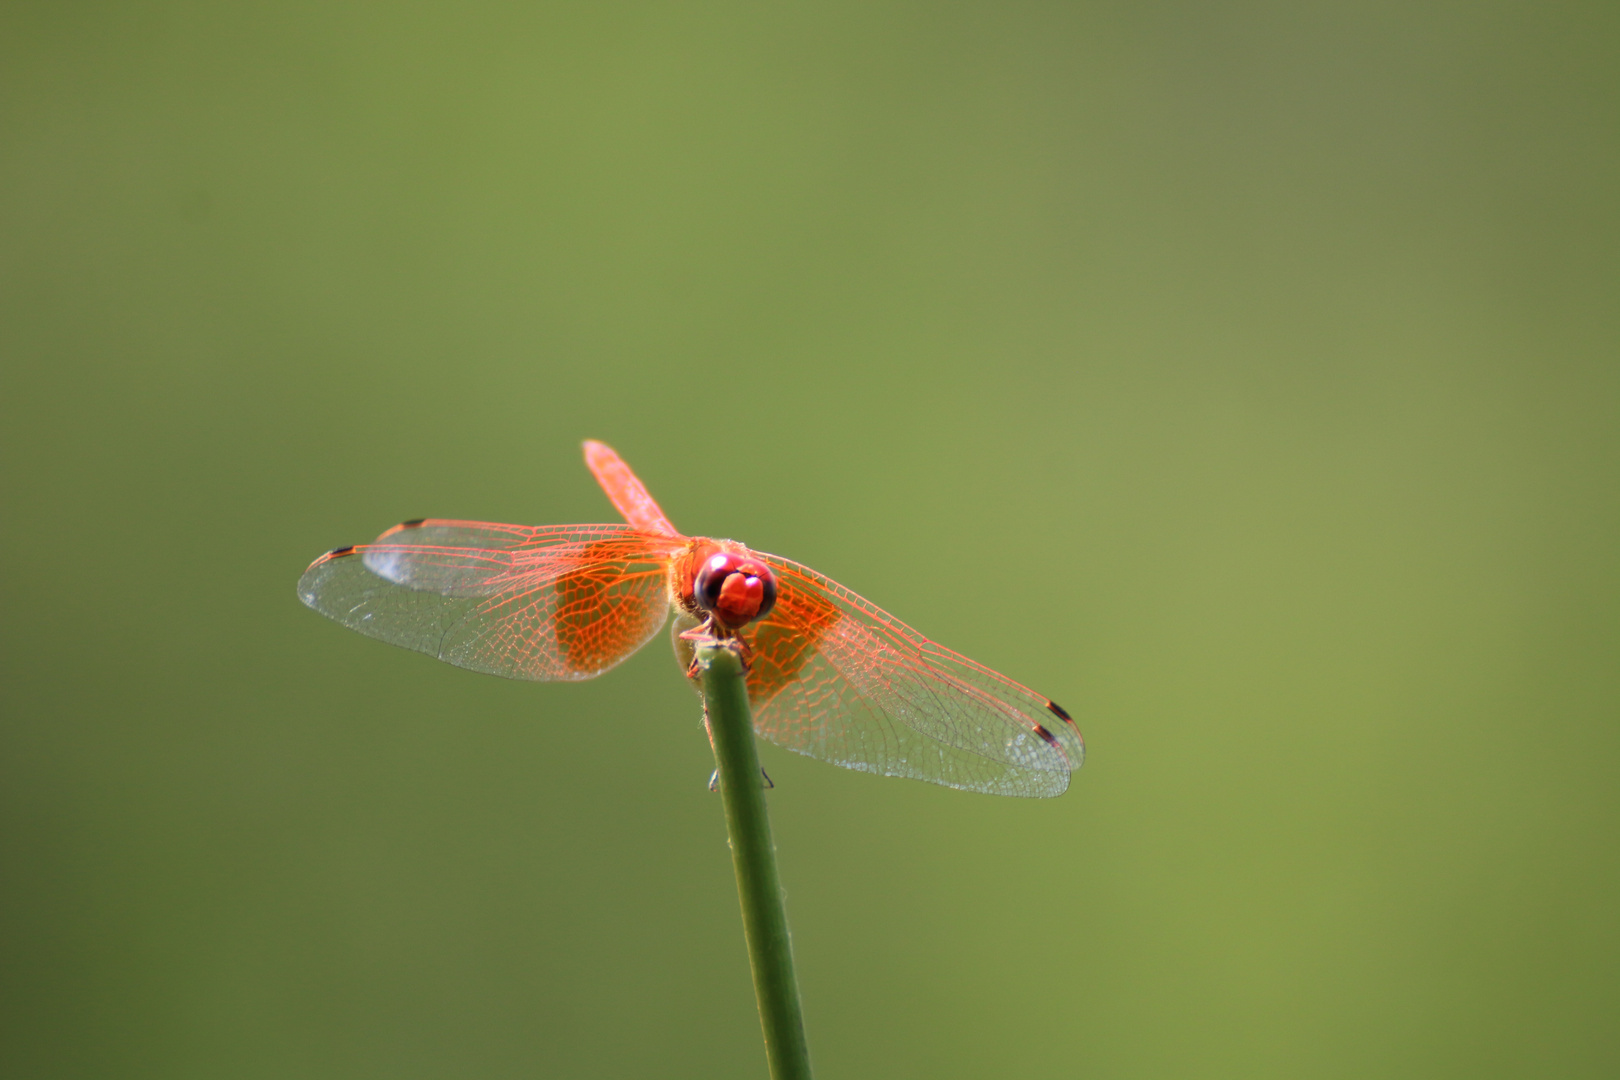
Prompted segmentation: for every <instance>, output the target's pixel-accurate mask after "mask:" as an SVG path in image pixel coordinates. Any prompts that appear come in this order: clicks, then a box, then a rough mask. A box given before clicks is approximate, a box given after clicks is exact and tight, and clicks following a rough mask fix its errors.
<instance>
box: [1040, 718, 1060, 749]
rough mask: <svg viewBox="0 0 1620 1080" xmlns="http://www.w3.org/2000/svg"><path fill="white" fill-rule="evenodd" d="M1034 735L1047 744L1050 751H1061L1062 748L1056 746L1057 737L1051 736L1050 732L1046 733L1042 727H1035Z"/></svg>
mask: <svg viewBox="0 0 1620 1080" xmlns="http://www.w3.org/2000/svg"><path fill="white" fill-rule="evenodd" d="M1035 734H1037V735H1039V736H1040V737H1041V738H1043V739H1045V740H1046V742H1047V745H1049V746H1050V747H1051V748H1052V749H1054V750H1062V749H1063V747H1061V746H1059V745H1058V741H1057V736H1055V735H1053V734H1052V733H1051V732H1050V731H1047V730H1046V729H1045V728H1044V727H1042V726H1041V725H1039V724H1036V725H1035Z"/></svg>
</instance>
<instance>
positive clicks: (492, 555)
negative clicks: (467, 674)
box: [298, 442, 1085, 796]
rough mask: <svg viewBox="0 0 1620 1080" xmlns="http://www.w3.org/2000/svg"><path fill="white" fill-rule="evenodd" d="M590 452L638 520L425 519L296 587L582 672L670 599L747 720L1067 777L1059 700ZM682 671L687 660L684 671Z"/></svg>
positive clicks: (962, 767) (1024, 790)
mask: <svg viewBox="0 0 1620 1080" xmlns="http://www.w3.org/2000/svg"><path fill="white" fill-rule="evenodd" d="M585 462H586V464H587V465H589V466H590V469H591V472H592V473H594V474H595V475H596V479H597V482H598V483H600V484H601V485H602V489H603V490H604V491H606V492H607V496H608V498H609V499H610V500H612V502H613V505H614V507H615V508H616V509H617V510H618V511H619V513H620V514H622V515H623V516H624V519H625V520H626V521H627V522H629V524H628V525H494V524H489V523H486V522H481V521H455V520H450V519H446V518H417V519H416V520H414V521H407V522H404V523H403V524H400V525H396V526H394V527H393V528H392V529H389V530H388V531H387V532H385V533H383V534H382V535H381V536H379V537H378V538H377V539H376V541H375V542H374V543H370V544H360V545H358V546H355V547H345V548H338V549H336V550H334V551H329V552H327V553H326V554H325V555H322V556H321V557H320V558H318V559H316V560H315V561H314V562H313V563H311V564H310V567H309V569H308V570H306V571H304V576H303V577H302V578H300V579H299V582H298V596H299V598H300V599H301V600H303V602H304V603H305V604H308V605H309V606H310V607H312V608H314V609H315V610H316V611H318V612H320V613H321V614H322V615H325V616H327V617H328V618H331V619H335V620H337V621H338V622H340V623H342V624H343V625H344V626H347V627H349V628H350V629H352V630H358V631H360V633H362V634H365V635H367V636H368V637H374V638H379V639H381V640H383V641H387V642H390V643H391V644H394V645H402V646H404V647H405V648H408V649H415V650H417V651H418V652H425V653H427V654H428V655H430V656H436V657H438V658H439V659H440V660H444V661H447V662H449V663H452V664H455V665H456V666H457V667H464V668H469V669H471V670H473V671H483V672H487V673H489V674H491V675H500V676H503V677H505V678H508V679H536V680H542V681H550V680H559V679H569V680H573V679H591V678H595V677H596V676H597V675H600V674H602V672H604V671H606V670H608V669H609V668H611V667H613V666H614V665H615V664H618V663H619V662H620V661H622V660H624V659H625V658H626V657H628V656H629V655H630V654H631V653H633V652H635V651H636V650H637V649H639V648H641V646H643V645H645V644H646V643H647V642H648V641H649V640H650V639H651V638H652V637H653V636H654V635H655V634H657V633H658V631H659V630H660V629H662V628H663V625H664V621H665V619H666V618H668V616H669V613H670V610H671V609H673V610H674V611H675V614H676V617H677V619H676V625H675V630H676V634H677V636H676V650H677V653H682V652H684V654H685V655H686V656H687V657H688V658H689V657H690V655H691V645H690V642H691V641H692V640H693V638H694V637H695V636H697V635H698V634H703V635H707V636H711V637H719V638H729V639H733V640H734V641H735V642H736V646H737V647H738V649H739V651H740V652H741V653H742V654H743V656H744V659H745V662H746V665H747V672H748V675H747V679H748V696H749V699H750V700H751V702H752V705H753V714H754V729H755V731H756V732H758V734H760V735H762V736H764V737H765V738H767V739H769V740H770V741H771V742H773V743H776V744H777V745H778V746H782V747H785V748H787V749H789V750H793V751H796V752H798V753H801V754H807V755H809V756H810V757H813V758H819V759H821V760H822V761H829V762H832V763H833V764H834V765H842V766H843V767H844V768H846V769H858V770H861V771H863V772H873V773H880V774H882V775H885V776H909V777H913V778H915V779H918V780H927V781H930V782H932V783H935V784H943V785H945V786H946V787H953V788H963V789H966V790H969V791H984V792H991V793H994V794H998V795H1024V796H1050V795H1061V794H1062V793H1063V791H1064V790H1065V789H1066V788H1067V787H1068V786H1069V774H1070V773H1071V772H1072V771H1073V770H1075V769H1077V768H1079V767H1080V763H1081V760H1082V759H1083V758H1084V756H1085V746H1084V743H1083V742H1082V741H1081V738H1080V733H1079V731H1077V730H1076V729H1075V726H1074V721H1073V720H1071V719H1070V718H1069V714H1068V713H1066V712H1064V711H1063V709H1061V708H1059V707H1058V706H1057V705H1056V704H1054V703H1053V702H1052V701H1051V699H1049V698H1047V697H1045V696H1043V695H1041V694H1037V693H1035V692H1034V691H1033V690H1030V689H1029V688H1028V687H1025V686H1022V685H1020V684H1019V683H1016V682H1013V681H1012V680H1011V679H1009V678H1007V677H1006V676H1005V675H1001V674H998V673H996V672H994V671H992V670H990V669H989V668H987V667H985V666H983V665H982V664H977V663H975V662H973V661H972V660H969V659H968V658H967V657H965V656H962V655H961V654H959V653H955V652H952V651H951V650H950V649H947V648H945V647H944V646H942V645H937V644H935V643H934V642H932V641H930V640H929V639H928V638H926V637H923V636H922V635H921V634H919V633H918V632H917V631H915V630H913V629H912V628H911V627H909V626H907V625H906V624H905V623H903V622H901V621H900V620H899V619H896V618H895V617H894V616H892V615H890V614H889V613H888V612H886V611H884V610H883V609H881V608H879V607H877V606H876V605H875V604H871V603H868V602H867V601H866V600H864V599H862V598H861V597H859V596H857V595H856V594H855V593H853V592H851V591H850V590H848V589H846V588H844V587H843V586H842V585H839V584H838V583H837V582H835V581H832V580H831V579H829V578H826V577H824V576H822V575H821V574H818V573H816V572H815V571H814V570H811V569H810V568H809V567H807V566H801V565H799V564H798V563H796V562H791V561H789V560H788V559H784V558H781V557H780V556H776V555H767V554H765V553H763V552H758V551H752V550H750V549H749V548H747V547H745V546H743V545H742V544H739V543H737V542H735V541H732V540H712V539H709V538H708V537H702V536H683V535H681V533H680V532H679V531H677V530H676V528H675V526H673V525H671V524H670V522H669V519H668V518H666V517H665V516H664V512H663V511H662V510H660V509H659V508H658V504H657V503H655V502H654V501H653V499H652V496H651V495H649V494H647V489H646V488H645V487H644V486H642V483H641V481H640V480H638V479H637V478H636V475H635V473H633V472H631V471H630V467H629V466H628V465H626V464H625V463H624V462H623V461H622V460H621V459H620V458H619V455H618V454H616V453H614V452H613V450H612V449H611V448H610V447H608V446H607V445H605V444H603V443H599V442H587V443H586V444H585ZM689 674H690V672H689Z"/></svg>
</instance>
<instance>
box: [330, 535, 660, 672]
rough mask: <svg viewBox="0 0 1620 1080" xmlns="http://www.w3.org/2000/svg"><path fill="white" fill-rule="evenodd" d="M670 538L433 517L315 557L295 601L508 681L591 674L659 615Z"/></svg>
mask: <svg viewBox="0 0 1620 1080" xmlns="http://www.w3.org/2000/svg"><path fill="white" fill-rule="evenodd" d="M670 546H671V545H670V542H669V540H668V538H666V537H657V536H649V535H648V534H646V533H641V532H637V531H636V530H634V529H631V528H629V527H628V526H624V525H561V526H538V527H530V526H521V525H496V524H489V523H485V522H476V521H451V520H444V519H437V518H429V519H426V520H420V521H413V522H407V523H406V524H404V525H398V526H395V527H394V528H392V529H390V530H388V531H387V532H385V533H383V534H382V535H381V536H379V537H378V538H377V540H376V541H375V542H374V543H370V544H362V545H360V546H358V547H352V548H339V549H337V550H336V551H332V552H328V553H327V554H325V555H323V556H321V557H320V558H319V559H316V560H315V562H314V563H312V564H311V565H310V567H309V569H308V570H306V571H304V576H303V577H302V578H300V579H299V582H298V596H299V598H300V599H301V600H303V602H304V603H305V604H308V605H309V606H310V607H312V608H314V609H315V610H316V611H319V612H320V613H321V614H323V615H326V616H327V617H329V618H332V619H335V620H336V621H338V622H340V623H342V624H343V625H344V626H347V627H349V628H350V629H352V630H358V631H359V632H360V633H362V634H365V635H366V636H368V637H374V638H378V639H379V640H382V641H387V642H389V643H391V644H394V645H400V646H403V647H405V648H407V649H415V650H416V651H418V652H424V653H427V654H428V655H429V656H435V657H438V658H439V659H440V660H444V661H446V662H448V663H451V664H455V665H456V666H457V667H464V668H468V669H470V670H473V671H482V672H486V673H488V674H491V675H500V676H502V677H504V678H508V679H539V680H574V679H589V678H591V677H593V676H595V675H600V674H601V673H602V672H604V671H606V670H607V669H608V668H611V667H613V666H614V665H615V664H617V663H619V662H620V661H621V660H623V659H625V658H626V657H627V656H629V655H630V654H631V653H633V652H635V651H636V650H637V649H639V648H640V647H641V646H642V645H643V644H645V643H646V642H647V640H648V639H649V638H651V637H652V636H653V635H654V634H656V633H657V632H658V631H659V629H660V628H661V627H662V626H663V625H664V620H665V618H666V617H667V616H668V613H669V600H668V596H667V591H666V585H665V581H666V578H667V567H668V560H669V549H670Z"/></svg>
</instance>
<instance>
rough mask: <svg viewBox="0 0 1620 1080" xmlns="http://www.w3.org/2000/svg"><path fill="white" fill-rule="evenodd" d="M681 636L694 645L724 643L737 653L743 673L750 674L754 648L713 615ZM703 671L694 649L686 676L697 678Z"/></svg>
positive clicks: (683, 639)
mask: <svg viewBox="0 0 1620 1080" xmlns="http://www.w3.org/2000/svg"><path fill="white" fill-rule="evenodd" d="M679 636H680V639H681V640H682V641H690V642H692V643H693V644H694V645H724V646H725V647H726V648H728V649H730V650H731V651H732V652H734V653H736V654H737V659H738V660H739V661H741V662H742V669H743V674H744V675H746V674H748V668H749V662H750V661H752V660H753V658H754V650H753V649H751V648H749V647H748V642H747V641H746V640H745V639H744V638H743V637H742V636H741V635H739V634H735V633H730V632H728V631H727V630H726V629H725V628H724V627H722V626H721V625H720V624H719V623H717V622H715V621H714V617H713V616H712V615H711V616H710V617H709V618H708V619H706V620H705V621H703V622H702V623H700V624H698V625H697V626H694V627H692V629H690V630H686V631H683V632H682V633H681V634H680V635H679ZM702 672H703V669H702V668H701V667H700V666H699V664H698V660H697V655H696V652H695V650H694V653H693V656H692V662H691V663H690V664H689V665H687V668H686V677H687V678H688V679H695V678H697V677H698V676H699V675H701V674H702Z"/></svg>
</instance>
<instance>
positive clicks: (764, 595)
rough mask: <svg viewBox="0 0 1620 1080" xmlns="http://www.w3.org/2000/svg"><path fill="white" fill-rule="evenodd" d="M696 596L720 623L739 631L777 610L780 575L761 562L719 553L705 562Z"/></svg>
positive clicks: (695, 588)
mask: <svg viewBox="0 0 1620 1080" xmlns="http://www.w3.org/2000/svg"><path fill="white" fill-rule="evenodd" d="M692 592H693V594H694V595H695V596H696V598H697V602H698V606H699V607H701V608H702V609H703V610H704V611H707V612H708V613H709V614H711V615H713V616H714V618H715V621H716V622H718V623H720V624H721V625H722V626H724V627H726V628H727V629H730V630H738V629H741V628H742V627H744V626H747V625H748V624H749V623H751V622H753V621H754V620H755V619H760V618H764V617H765V616H766V615H768V614H770V610H771V608H773V607H775V606H776V575H775V574H772V573H771V568H770V567H768V566H766V565H765V564H764V563H762V562H760V561H759V560H758V559H750V558H746V557H739V556H736V555H733V554H731V553H730V552H727V551H721V552H716V553H715V554H713V555H711V556H709V557H708V558H707V559H705V560H703V568H702V569H701V570H699V571H698V574H697V580H696V581H695V582H694V583H693V588H692Z"/></svg>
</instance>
